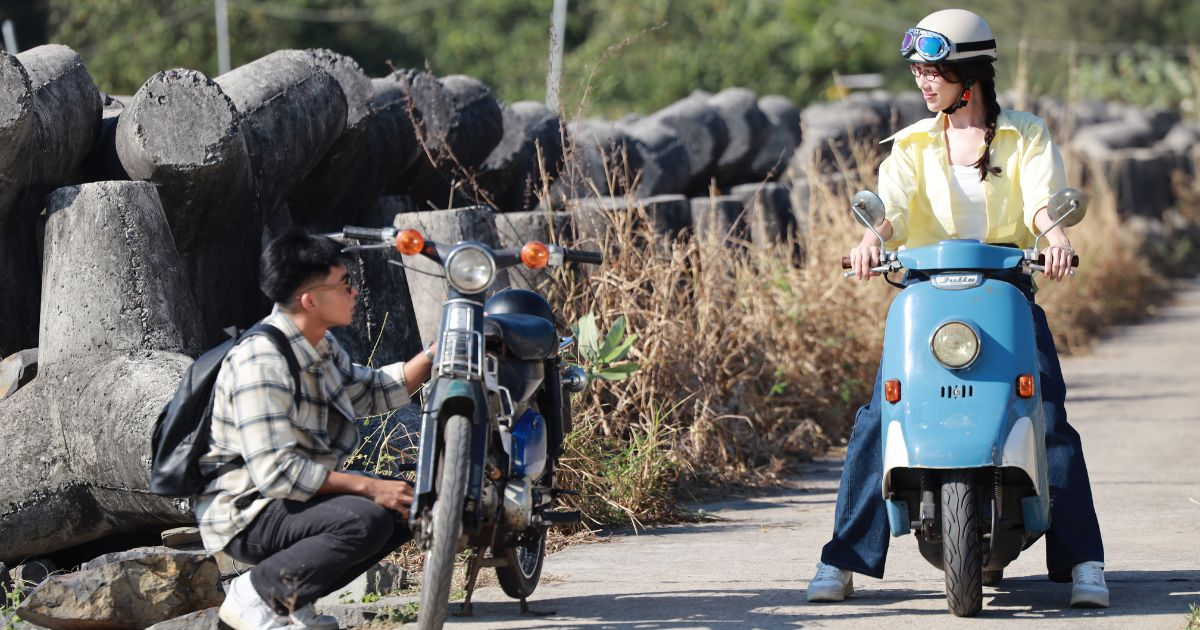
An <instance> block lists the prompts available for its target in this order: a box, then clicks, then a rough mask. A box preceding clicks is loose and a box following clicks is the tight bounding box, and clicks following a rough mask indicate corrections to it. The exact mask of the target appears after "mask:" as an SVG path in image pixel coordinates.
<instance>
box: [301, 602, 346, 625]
mask: <svg viewBox="0 0 1200 630" xmlns="http://www.w3.org/2000/svg"><path fill="white" fill-rule="evenodd" d="M290 619H291V622H292V627H293V628H297V629H300V628H303V629H305V630H338V629H339V628H340V626H338V622H337V619H336V618H335V617H333V616H331V615H321V614H318V613H317V609H316V608H313V605H312V604H309V605H307V606H304V607H301V608H297V609H296V610H294V611H292V616H291V617H290Z"/></svg>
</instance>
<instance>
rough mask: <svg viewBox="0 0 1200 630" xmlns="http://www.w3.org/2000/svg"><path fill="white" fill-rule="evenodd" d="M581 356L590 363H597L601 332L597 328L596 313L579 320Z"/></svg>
mask: <svg viewBox="0 0 1200 630" xmlns="http://www.w3.org/2000/svg"><path fill="white" fill-rule="evenodd" d="M578 343H579V354H580V355H581V356H583V357H585V358H586V359H587V360H588V361H595V359H596V355H597V354H598V352H597V351H598V349H599V347H600V331H599V330H598V329H597V328H596V315H595V313H588V314H587V315H584V316H583V317H581V318H579V341H578Z"/></svg>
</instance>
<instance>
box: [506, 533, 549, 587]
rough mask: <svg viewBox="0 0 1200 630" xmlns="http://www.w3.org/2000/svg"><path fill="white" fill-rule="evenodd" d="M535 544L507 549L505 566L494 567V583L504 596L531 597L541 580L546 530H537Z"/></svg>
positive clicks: (544, 556)
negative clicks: (498, 583) (502, 591)
mask: <svg viewBox="0 0 1200 630" xmlns="http://www.w3.org/2000/svg"><path fill="white" fill-rule="evenodd" d="M539 529H540V531H539V532H538V538H537V542H536V543H535V544H534V545H532V546H523V545H522V546H517V547H509V548H507V549H505V550H504V558H505V559H506V560H507V561H508V562H507V563H506V565H507V566H503V567H496V581H497V582H500V588H501V589H504V594H505V595H508V596H509V597H511V598H513V599H525V598H526V597H529V596H530V595H533V591H534V589H536V588H537V585H538V581H539V580H541V578H542V563H543V562H544V561H545V559H546V532H547V528H545V527H542V528H539Z"/></svg>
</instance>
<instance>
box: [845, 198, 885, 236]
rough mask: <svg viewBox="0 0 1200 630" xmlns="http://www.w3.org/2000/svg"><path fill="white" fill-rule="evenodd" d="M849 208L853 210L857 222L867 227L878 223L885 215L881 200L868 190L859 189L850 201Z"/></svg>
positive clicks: (872, 226)
mask: <svg viewBox="0 0 1200 630" xmlns="http://www.w3.org/2000/svg"><path fill="white" fill-rule="evenodd" d="M850 210H851V211H852V212H854V216H855V217H856V218H857V219H858V222H859V223H862V224H863V225H865V226H867V227H869V228H874V227H876V226H877V225H879V224H880V222H882V221H883V219H884V217H885V216H886V212H885V211H884V208H883V200H882V199H880V198H879V195H876V194H875V193H873V192H871V191H869V190H860V191H858V192H857V193H856V194H855V195H854V200H853V201H851V202H850Z"/></svg>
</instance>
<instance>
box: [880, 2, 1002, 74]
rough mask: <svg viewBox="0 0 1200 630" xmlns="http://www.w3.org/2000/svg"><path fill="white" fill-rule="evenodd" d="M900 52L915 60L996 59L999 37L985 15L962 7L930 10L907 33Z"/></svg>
mask: <svg viewBox="0 0 1200 630" xmlns="http://www.w3.org/2000/svg"><path fill="white" fill-rule="evenodd" d="M900 54H901V55H903V56H904V58H905V59H907V60H909V61H912V62H916V63H953V62H956V61H965V60H967V59H977V58H980V57H986V58H988V59H991V60H992V61H995V60H996V38H995V37H994V36H993V35H992V29H990V28H988V25H987V22H984V21H983V18H981V17H979V16H978V15H976V14H974V13H971V12H970V11H964V10H963V9H944V10H942V11H937V12H936V13H930V14H929V15H927V16H925V19H923V20H921V21H920V22H918V23H917V25H916V27H914V28H910V29H908V30H907V31H905V33H904V39H903V40H901V42H900Z"/></svg>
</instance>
